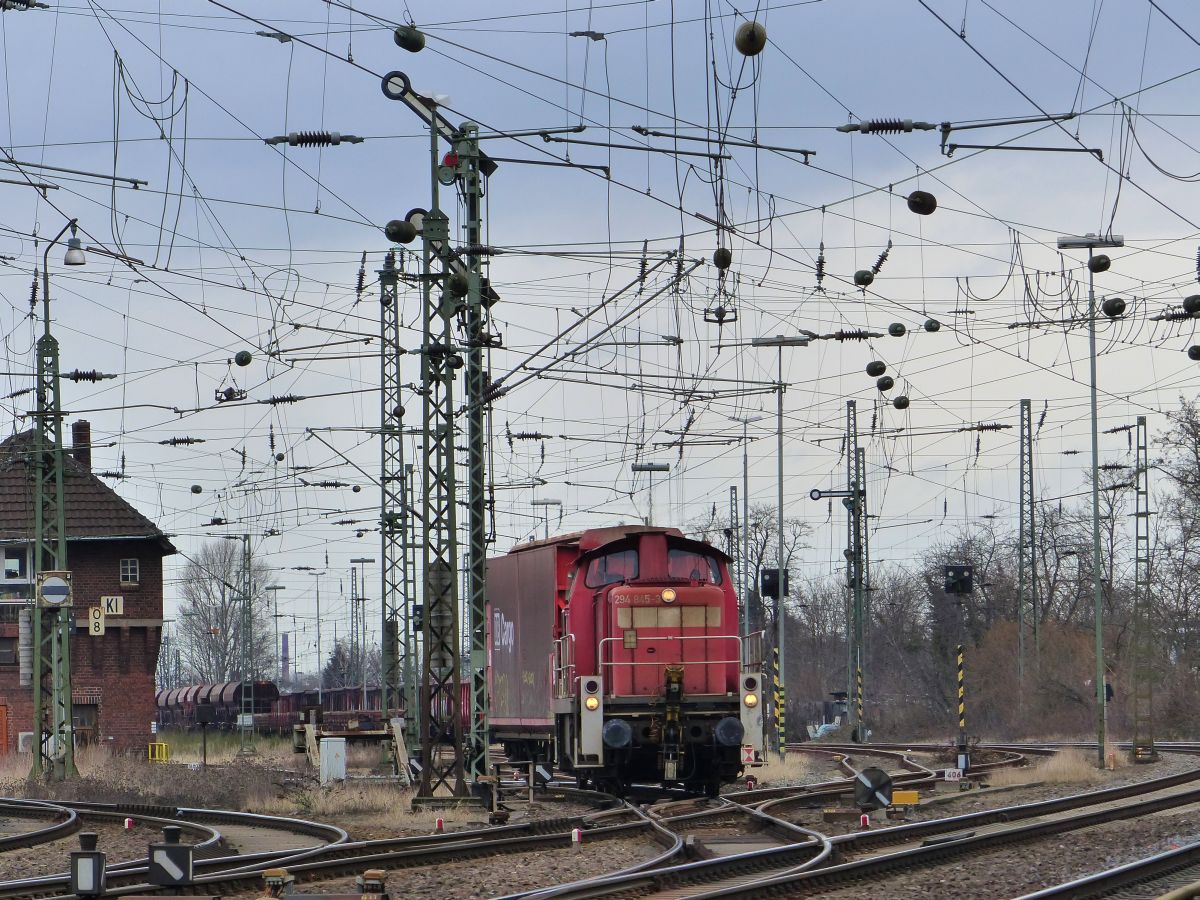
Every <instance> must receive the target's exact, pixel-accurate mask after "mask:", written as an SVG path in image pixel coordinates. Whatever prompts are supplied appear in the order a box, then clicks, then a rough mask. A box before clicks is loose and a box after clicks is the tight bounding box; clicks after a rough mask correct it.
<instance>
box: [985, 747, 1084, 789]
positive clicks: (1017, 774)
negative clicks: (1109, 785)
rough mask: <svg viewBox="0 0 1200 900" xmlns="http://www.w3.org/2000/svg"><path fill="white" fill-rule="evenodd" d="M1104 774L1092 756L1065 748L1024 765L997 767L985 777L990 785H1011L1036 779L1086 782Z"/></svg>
mask: <svg viewBox="0 0 1200 900" xmlns="http://www.w3.org/2000/svg"><path fill="white" fill-rule="evenodd" d="M1103 777H1104V776H1103V774H1102V773H1101V772H1100V770H1099V769H1097V768H1096V763H1095V760H1094V759H1093V758H1092V756H1090V755H1089V754H1086V753H1084V752H1083V751H1081V750H1076V749H1074V748H1068V749H1064V750H1059V751H1058V752H1057V753H1055V754H1054V755H1053V756H1048V757H1046V758H1045V759H1041V760H1038V762H1037V763H1035V764H1034V765H1032V766H1026V767H1025V768H1023V769H998V770H997V771H995V772H993V773H991V774H990V775H988V779H987V780H988V784H990V785H991V786H992V787H1011V786H1013V785H1018V784H1030V783H1031V782H1035V781H1038V782H1043V783H1045V784H1087V783H1091V782H1096V781H1100V780H1101V779H1102V778H1103Z"/></svg>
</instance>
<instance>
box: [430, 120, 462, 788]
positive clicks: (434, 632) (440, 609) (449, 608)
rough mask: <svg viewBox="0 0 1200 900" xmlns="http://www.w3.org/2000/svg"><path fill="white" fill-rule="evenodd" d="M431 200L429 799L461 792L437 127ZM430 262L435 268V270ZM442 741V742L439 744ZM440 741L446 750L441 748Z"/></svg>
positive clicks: (452, 358) (448, 332)
mask: <svg viewBox="0 0 1200 900" xmlns="http://www.w3.org/2000/svg"><path fill="white" fill-rule="evenodd" d="M429 135H430V138H429V140H430V147H429V152H430V158H431V163H432V164H431V170H432V178H431V185H432V186H431V196H432V204H431V207H430V210H429V212H428V213H426V214H425V216H424V217H423V220H422V223H421V238H422V245H423V246H422V270H421V279H422V284H421V290H422V295H423V300H424V302H423V303H422V318H423V320H424V329H423V343H422V348H421V350H422V352H421V387H422V404H421V405H422V424H421V436H422V446H423V447H424V451H425V465H424V466H422V467H421V473H422V484H423V490H422V497H421V512H422V516H421V518H422V521H423V522H424V524H425V540H424V546H423V548H422V553H421V570H422V578H423V580H424V591H423V595H424V598H425V616H424V623H423V628H422V639H423V644H424V645H423V647H422V660H421V672H420V675H419V678H420V691H421V712H422V715H423V716H424V717H426V718H425V720H424V722H423V725H422V729H421V761H422V768H421V784H420V787H419V789H418V797H419V798H421V799H433V798H434V796H435V795H436V793H437V792H438V790H439V789H443V790H446V791H449V792H450V793H451V794H452V795H453V796H456V797H461V796H465V795H466V792H467V785H466V772H465V769H464V759H463V716H462V709H461V708H460V699H461V694H460V689H461V675H462V670H461V657H460V654H459V616H458V509H457V489H456V488H457V485H456V481H455V475H456V473H455V450H454V373H455V371H456V369H457V368H459V367H461V366H462V359H461V357H459V355H458V352H457V350H456V348H455V346H454V342H453V323H454V319H455V314H456V312H457V310H458V303H457V302H456V300H455V298H454V297H453V296H452V294H451V291H450V288H451V282H450V279H449V278H448V277H446V276H447V275H448V271H449V266H448V264H447V263H446V262H445V261H444V259H443V258H442V254H443V253H448V252H449V246H448V243H449V240H450V220H449V219H448V218H447V217H446V214H445V213H444V212H442V211H441V209H440V208H439V207H438V202H439V200H438V193H439V192H438V177H437V169H438V144H437V139H438V131H437V129H436V128H431V129H430V132H429ZM435 264H436V268H437V269H438V270H439V271H437V273H436V274H435ZM447 744H448V745H449V746H448V748H446V745H447ZM443 749H448V752H446V753H443V752H442V751H443Z"/></svg>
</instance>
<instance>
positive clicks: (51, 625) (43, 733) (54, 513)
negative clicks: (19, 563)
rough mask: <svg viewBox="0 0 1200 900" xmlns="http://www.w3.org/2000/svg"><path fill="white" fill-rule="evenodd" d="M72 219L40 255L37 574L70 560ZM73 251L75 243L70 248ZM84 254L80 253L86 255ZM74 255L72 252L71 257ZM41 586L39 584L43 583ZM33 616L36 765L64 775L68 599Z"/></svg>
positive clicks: (68, 770) (70, 751)
mask: <svg viewBox="0 0 1200 900" xmlns="http://www.w3.org/2000/svg"><path fill="white" fill-rule="evenodd" d="M75 227H76V220H75V219H72V220H71V221H70V222H68V223H67V224H66V225H65V226H63V229H62V231H60V232H59V233H58V234H57V235H56V236H55V238H54V240H52V241H50V242H49V243H48V244H47V245H46V251H45V254H44V255H43V257H42V324H43V330H42V336H41V337H40V338H38V342H37V375H36V378H37V388H36V391H37V412H36V414H35V416H34V448H33V449H34V524H33V527H34V542H33V567H34V571H35V572H36V573H37V574H38V575H42V573H45V572H52V571H65V570H66V568H67V529H66V505H65V502H64V499H63V441H62V403H61V399H60V395H59V359H58V341H57V339H55V337H54V336H53V335H52V334H51V333H50V273H49V265H50V249H51V248H52V247H53V246H54V245H55V244H56V243H58V241H59V239H60V238H62V236H63V235H64V234H66V233H67V230H68V229H70V230H71V233H72V244H71V245H70V246H71V247H72V249H74V250H75V252H79V250H78V247H79V241H78V240H77V239H75V238H74V234H75ZM68 253H70V251H68ZM81 260H82V257H81ZM69 261H70V259H68V262H69ZM39 593H40V591H39ZM32 618H33V753H32V755H33V768H32V772H31V776H32V777H35V778H37V777H41V776H43V775H46V776H48V777H49V778H51V779H52V780H55V781H61V780H63V779H66V778H72V777H74V776H75V775H77V774H78V772H77V771H76V770H75V736H74V727H73V723H72V708H71V630H72V628H73V626H74V621H73V610H72V609H71V607H70V605H69V604H68V605H66V606H65V608H64V607H55V606H50V605H47V604H44V603H43V602H42V599H41V598H40V596H39V597H38V598H37V599H35V601H34V606H33V610H32Z"/></svg>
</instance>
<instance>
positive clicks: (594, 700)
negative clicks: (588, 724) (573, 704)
mask: <svg viewBox="0 0 1200 900" xmlns="http://www.w3.org/2000/svg"><path fill="white" fill-rule="evenodd" d="M583 705H584V706H585V707H587V710H588V712H595V711H596V710H597V709H599V708H600V698H599V697H588V698H587V699H586V700H584V701H583Z"/></svg>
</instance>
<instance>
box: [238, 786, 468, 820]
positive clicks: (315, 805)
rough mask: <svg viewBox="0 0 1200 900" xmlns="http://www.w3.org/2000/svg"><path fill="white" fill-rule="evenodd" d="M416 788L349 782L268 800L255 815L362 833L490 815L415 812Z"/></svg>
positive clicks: (258, 805)
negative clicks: (303, 820)
mask: <svg viewBox="0 0 1200 900" xmlns="http://www.w3.org/2000/svg"><path fill="white" fill-rule="evenodd" d="M413 794H414V791H413V789H412V788H402V787H400V786H399V785H396V784H389V783H379V782H362V781H348V782H343V783H340V784H336V785H332V786H330V787H326V788H320V787H313V788H310V789H306V790H301V791H298V792H294V793H289V794H287V795H286V796H283V797H272V798H266V799H264V800H262V801H260V802H258V803H256V804H254V805H253V807H252V808H251V811H253V812H261V813H267V814H269V815H276V816H298V817H300V818H309V819H317V820H319V821H323V822H338V823H339V824H342V825H343V826H345V825H347V824H352V825H354V826H356V828H359V829H376V830H378V829H383V830H386V829H396V830H403V831H409V830H412V831H430V832H432V831H433V829H434V820H435V819H438V818H441V819H442V820H443V821H444V822H445V823H446V826H447V827H448V828H452V827H453V826H461V827H469V826H476V825H483V824H486V817H487V814H486V813H485V812H484V811H483V810H482V808H481V807H480V806H479V805H477V804H474V803H463V804H462V805H461V806H459V807H452V808H449V809H443V810H428V809H421V810H417V811H413V810H412V798H413Z"/></svg>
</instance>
